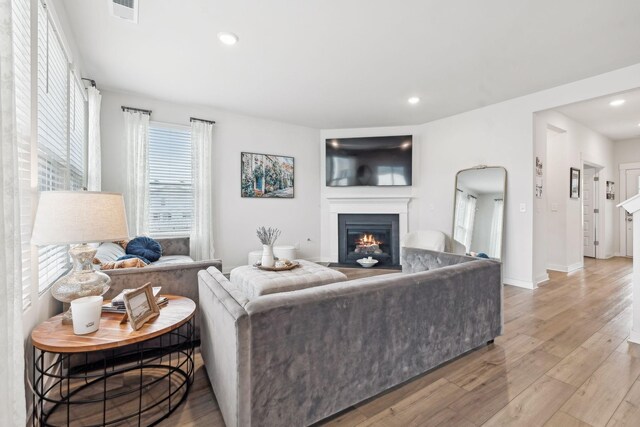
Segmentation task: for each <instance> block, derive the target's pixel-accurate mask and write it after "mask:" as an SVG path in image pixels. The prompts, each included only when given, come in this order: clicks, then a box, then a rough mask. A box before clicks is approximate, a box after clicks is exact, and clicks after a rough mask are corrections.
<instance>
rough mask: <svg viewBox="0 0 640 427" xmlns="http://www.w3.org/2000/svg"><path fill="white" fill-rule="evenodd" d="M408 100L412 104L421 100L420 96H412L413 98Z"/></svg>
mask: <svg viewBox="0 0 640 427" xmlns="http://www.w3.org/2000/svg"><path fill="white" fill-rule="evenodd" d="M407 102H408V103H409V104H411V105H416V104H417V103H418V102H420V98H418V97H417V96H412V97H411V98H409V99H407Z"/></svg>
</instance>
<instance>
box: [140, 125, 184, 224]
mask: <svg viewBox="0 0 640 427" xmlns="http://www.w3.org/2000/svg"><path fill="white" fill-rule="evenodd" d="M149 180H150V182H149V233H150V234H151V235H153V236H163V235H188V234H189V232H190V231H191V223H192V220H193V188H192V178H191V131H190V129H188V128H178V127H170V126H166V125H161V124H158V123H151V124H150V126H149Z"/></svg>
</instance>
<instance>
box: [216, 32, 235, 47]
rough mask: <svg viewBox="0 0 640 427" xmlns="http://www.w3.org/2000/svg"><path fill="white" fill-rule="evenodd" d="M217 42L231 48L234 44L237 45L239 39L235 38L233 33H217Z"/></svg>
mask: <svg viewBox="0 0 640 427" xmlns="http://www.w3.org/2000/svg"><path fill="white" fill-rule="evenodd" d="M218 40H220V42H221V43H222V44H226V45H227V46H233V45H234V44H236V43H238V40H239V39H238V36H236V35H235V34H233V33H229V32H227V31H222V32H220V33H218Z"/></svg>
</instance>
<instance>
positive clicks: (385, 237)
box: [338, 214, 400, 267]
mask: <svg viewBox="0 0 640 427" xmlns="http://www.w3.org/2000/svg"><path fill="white" fill-rule="evenodd" d="M398 223H399V216H398V214H338V242H339V246H338V256H339V260H338V261H339V262H340V263H341V264H355V265H358V263H357V262H356V261H357V260H358V259H360V258H367V257H371V258H373V259H376V260H378V264H377V266H391V267H395V266H399V265H400V237H399V230H398Z"/></svg>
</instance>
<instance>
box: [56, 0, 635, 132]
mask: <svg viewBox="0 0 640 427" xmlns="http://www.w3.org/2000/svg"><path fill="white" fill-rule="evenodd" d="M108 1H109V0H92V1H88V0H64V1H63V4H64V5H65V9H66V13H67V15H68V18H69V21H70V24H71V28H72V32H73V33H74V37H75V41H76V44H77V45H78V48H79V50H80V54H81V56H82V60H83V64H84V71H85V77H90V78H93V79H96V80H97V82H98V86H99V87H103V88H110V89H119V90H124V91H130V92H135V93H140V94H146V95H152V96H153V97H156V98H160V99H166V100H169V101H174V102H180V103H188V104H200V105H209V106H212V107H217V108H222V109H226V110H230V111H236V112H239V113H244V114H249V115H255V116H260V117H266V118H272V119H276V120H281V121H285V122H290V123H297V124H302V125H307V126H312V127H317V128H340V127H364V126H386V125H403V124H418V123H424V122H428V121H431V120H434V119H438V118H442V117H446V116H450V115H453V114H457V113H460V112H463V111H468V110H471V109H475V108H478V107H481V106H484V105H489V104H493V103H495V102H499V101H503V100H506V99H510V98H513V97H517V96H521V95H525V94H528V93H532V92H536V91H539V90H542V89H546V88H549V87H553V86H557V85H560V84H564V83H568V82H572V81H575V80H578V79H582V78H586V77H589V76H593V75H597V74H601V73H603V72H607V71H611V70H614V69H618V68H622V67H625V66H628V65H632V64H636V63H640V42H639V41H640V25H638V22H640V1H637V0H609V1H601V0H562V1H557V0H555V1H554V0H528V1H527V0H520V1H513V0H484V1H476V0H466V1H463V0H452V1H442V0H403V1H392V0H349V1H338V0H300V1H287V0H268V1H264V0H262V1H260V0H245V1H219V0H217V1H213V0H189V1H177V0H173V1H172V0H140V16H139V24H137V25H136V24H130V23H127V22H124V21H120V20H118V19H117V18H113V17H111V16H110V14H109V11H108ZM220 31H232V32H234V33H236V34H238V36H239V37H240V42H239V43H238V44H237V45H236V46H234V47H228V46H223V45H221V44H220V43H219V42H218V40H217V38H216V34H217V33H218V32H220ZM412 95H417V96H419V97H420V98H421V99H422V102H421V103H420V104H418V105H417V106H411V105H409V104H408V103H407V98H408V97H409V96H412Z"/></svg>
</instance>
